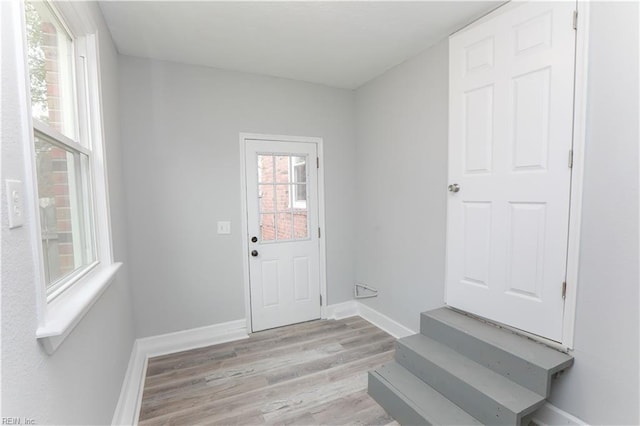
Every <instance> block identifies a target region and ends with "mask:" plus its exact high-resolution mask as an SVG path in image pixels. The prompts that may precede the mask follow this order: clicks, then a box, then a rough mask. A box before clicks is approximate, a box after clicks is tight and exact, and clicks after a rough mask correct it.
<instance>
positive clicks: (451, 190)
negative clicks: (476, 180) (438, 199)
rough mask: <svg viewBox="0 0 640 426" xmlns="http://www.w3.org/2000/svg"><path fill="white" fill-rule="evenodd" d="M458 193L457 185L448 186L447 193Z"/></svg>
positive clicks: (458, 187)
mask: <svg viewBox="0 0 640 426" xmlns="http://www.w3.org/2000/svg"><path fill="white" fill-rule="evenodd" d="M458 191H460V185H458V184H457V183H452V184H451V185H449V192H458Z"/></svg>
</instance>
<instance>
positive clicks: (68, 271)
mask: <svg viewBox="0 0 640 426" xmlns="http://www.w3.org/2000/svg"><path fill="white" fill-rule="evenodd" d="M25 18H26V29H27V57H28V65H29V81H30V96H31V113H32V118H33V126H34V138H33V140H34V146H33V148H34V153H35V168H36V176H37V194H38V195H37V197H38V206H39V216H40V234H41V240H42V241H41V247H42V262H43V270H44V280H45V284H46V294H47V300H52V299H54V298H55V297H56V296H58V295H59V294H61V293H62V292H63V291H64V290H65V289H67V288H68V287H69V286H70V285H71V284H73V283H74V282H75V281H76V280H77V279H78V277H80V276H82V275H84V274H86V273H87V272H88V271H90V270H91V269H92V268H93V267H95V266H96V264H97V256H96V244H95V222H94V215H93V202H92V201H93V200H92V194H93V191H92V182H91V175H92V166H91V163H92V160H93V159H92V156H93V152H92V146H91V140H90V137H89V135H90V129H89V122H88V116H89V113H88V103H87V102H86V101H83V100H84V99H87V95H88V88H87V87H86V82H87V81H88V79H87V75H86V63H85V62H86V54H85V53H84V52H83V51H82V50H83V47H84V45H85V44H86V41H85V40H77V39H74V37H73V36H72V35H71V32H70V31H69V30H68V29H67V26H66V25H65V24H64V23H63V21H62V19H61V18H60V17H59V15H58V13H57V12H56V11H55V10H54V9H53V8H52V7H51V5H50V4H48V3H46V2H40V1H38V2H26V3H25Z"/></svg>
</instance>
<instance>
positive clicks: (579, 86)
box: [562, 0, 590, 349]
mask: <svg viewBox="0 0 640 426" xmlns="http://www.w3.org/2000/svg"><path fill="white" fill-rule="evenodd" d="M576 7H577V10H578V19H577V27H578V29H577V32H576V64H575V81H574V85H575V86H574V87H575V90H574V104H573V170H572V171H571V202H570V204H569V209H570V210H569V244H568V247H567V277H566V279H567V290H566V296H565V301H564V317H563V324H562V325H563V327H562V345H563V346H564V347H566V348H567V349H573V343H574V342H573V340H574V328H575V320H576V305H577V299H578V272H579V268H580V229H581V227H582V193H583V184H584V154H585V146H586V134H587V101H588V100H587V94H588V90H587V82H588V78H587V74H588V69H589V13H590V5H589V1H587V0H578V1H577V6H576Z"/></svg>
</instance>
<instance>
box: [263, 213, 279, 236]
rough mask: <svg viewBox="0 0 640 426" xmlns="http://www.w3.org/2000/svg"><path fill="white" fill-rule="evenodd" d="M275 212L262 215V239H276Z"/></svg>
mask: <svg viewBox="0 0 640 426" xmlns="http://www.w3.org/2000/svg"><path fill="white" fill-rule="evenodd" d="M274 217H275V216H274V214H273V213H269V214H261V215H260V239H261V240H262V241H273V240H275V239H276V225H275V222H276V221H275V219H274Z"/></svg>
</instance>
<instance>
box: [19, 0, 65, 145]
mask: <svg viewBox="0 0 640 426" xmlns="http://www.w3.org/2000/svg"><path fill="white" fill-rule="evenodd" d="M25 12H26V27H27V48H28V61H29V80H30V84H31V112H32V115H33V118H35V119H37V120H39V121H42V122H44V123H46V124H48V125H49V126H50V127H52V128H53V129H55V130H57V131H59V132H60V133H62V134H64V135H66V136H68V137H69V138H71V139H75V138H76V133H77V132H76V105H75V102H74V81H73V79H74V77H73V75H74V74H73V43H72V39H71V37H70V36H69V33H67V31H66V30H65V28H64V26H63V25H62V24H61V23H60V21H59V20H58V18H57V17H56V15H55V14H54V13H53V12H52V10H51V9H50V8H49V6H48V5H47V3H46V2H43V1H38V2H31V1H29V2H25Z"/></svg>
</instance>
